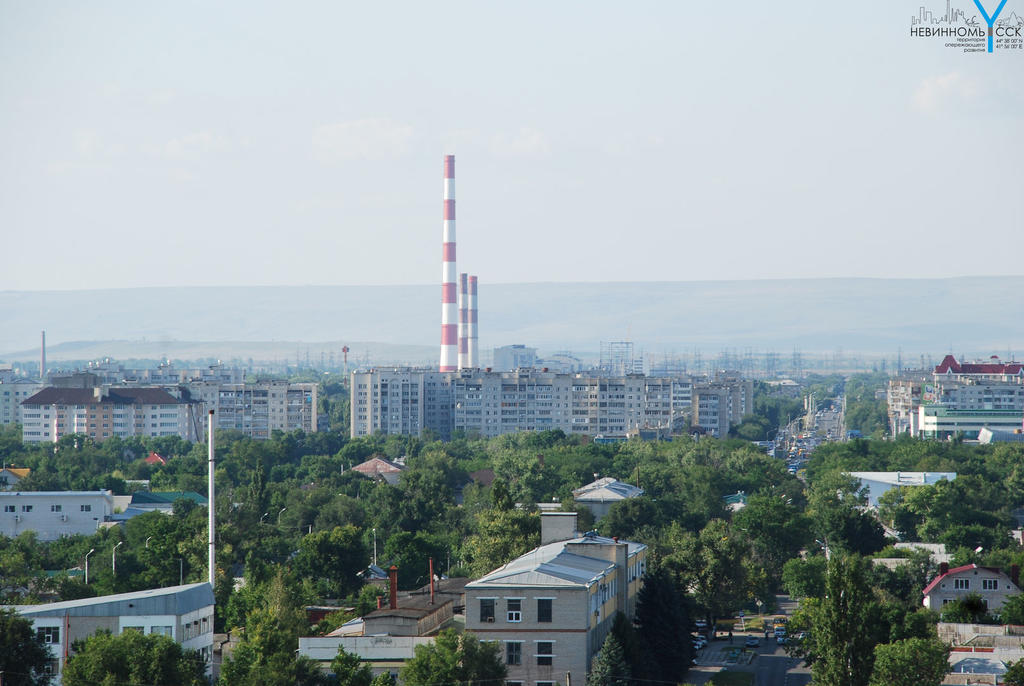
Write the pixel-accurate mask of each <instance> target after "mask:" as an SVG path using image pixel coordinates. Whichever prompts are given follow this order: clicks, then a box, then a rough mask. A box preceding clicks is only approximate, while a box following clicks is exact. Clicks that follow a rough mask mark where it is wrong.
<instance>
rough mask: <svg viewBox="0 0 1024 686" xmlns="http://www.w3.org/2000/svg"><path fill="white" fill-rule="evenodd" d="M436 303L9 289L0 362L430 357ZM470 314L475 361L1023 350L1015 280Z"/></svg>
mask: <svg viewBox="0 0 1024 686" xmlns="http://www.w3.org/2000/svg"><path fill="white" fill-rule="evenodd" d="M439 290H440V288H439V286H437V285H429V286H305V287H237V288H150V289H123V290H92V291H6V292H0V322H2V326H0V357H3V358H6V359H14V358H24V357H35V356H36V355H37V351H36V349H37V346H38V342H39V331H40V330H42V329H46V331H47V337H48V341H49V342H50V343H51V344H53V345H54V346H56V345H57V344H59V343H61V342H71V341H113V340H118V341H122V342H125V341H130V342H132V345H137V344H138V342H141V341H143V340H145V341H146V342H147V343H148V344H151V345H152V346H153V347H154V348H156V349H155V350H154V355H153V356H154V357H155V356H158V355H159V354H160V353H161V351H160V350H158V348H160V346H161V345H164V346H165V347H168V344H170V343H171V342H173V341H202V342H204V345H208V346H209V347H208V348H207V349H208V350H210V351H211V356H222V355H223V356H227V355H226V354H223V353H222V354H221V355H218V354H217V352H218V351H219V350H221V349H223V348H225V347H231V346H237V345H239V344H240V343H242V342H246V343H256V342H260V343H266V344H267V345H268V346H270V347H269V348H267V349H265V350H266V351H268V352H269V351H270V350H284V351H285V353H284V354H287V355H289V356H293V355H294V354H295V353H296V349H295V347H294V346H295V345H296V344H295V343H294V342H298V341H301V342H306V343H311V342H322V341H338V342H340V343H349V344H350V346H351V347H352V348H353V350H356V351H358V352H359V353H360V354H361V353H362V351H363V349H365V348H367V347H368V346H371V345H374V344H370V343H360V344H358V345H360V346H363V347H362V348H357V346H356V345H355V344H354V343H352V342H356V341H374V342H376V343H379V344H390V345H388V346H384V347H383V348H382V349H387V350H389V351H391V352H393V353H395V354H397V355H409V357H410V359H419V358H420V356H421V355H426V356H427V357H428V358H429V356H430V355H432V354H433V353H431V352H430V351H431V349H432V348H433V347H434V346H435V345H436V344H437V342H438V340H439V331H438V328H439V326H438V324H439V318H440V307H439V297H438V295H439ZM479 301H480V345H481V348H482V349H488V348H490V347H492V346H494V345H503V344H507V343H526V344H529V345H534V346H538V347H540V348H542V349H545V350H548V351H550V350H552V349H558V348H571V349H576V350H591V351H593V350H596V349H597V347H598V343H599V342H600V341H611V340H624V339H627V338H628V339H630V340H633V341H635V342H636V344H637V346H638V347H643V348H644V349H646V350H648V351H652V352H660V351H663V350H669V351H671V350H679V351H688V350H693V349H695V348H699V349H703V350H706V351H708V352H715V351H717V350H718V349H720V348H722V347H734V348H741V349H742V348H745V347H752V348H754V349H755V350H768V349H774V350H776V351H779V352H780V353H783V354H784V353H786V352H787V351H791V350H792V349H793V348H794V347H796V348H799V349H801V350H802V351H806V352H810V351H832V350H836V349H837V348H840V347H841V348H843V349H844V350H846V351H860V352H892V351H895V350H896V349H897V348H898V347H902V348H903V350H905V351H935V352H945V351H948V350H953V351H954V352H957V353H960V352H967V353H969V354H973V353H978V354H981V353H990V352H995V353H999V354H1001V355H1003V354H1005V353H1006V351H1007V349H1008V348H1012V347H1013V346H1014V345H1018V346H1020V345H1024V277H968V278H956V279H927V280H925V279H916V280H910V279H792V280H767V281H715V282H711V281H702V282H662V283H529V284H487V283H486V282H483V283H482V284H481V286H480V295H479ZM227 342H233V343H232V344H231V346H227V345H226V343H227ZM392 345H402V346H411V347H408V348H392V347H391V346H392ZM421 346H422V347H421ZM119 347H120V346H119ZM147 347H148V346H147ZM246 347H247V348H248V349H251V350H252V351H253V354H251V355H246V354H245V353H239V352H235V356H241V357H247V356H254V357H256V356H258V353H259V350H261V349H262V348H260V346H246ZM77 349H78V350H79V352H85V351H94V350H95V351H101V350H103V349H104V348H103V347H102V346H96V345H90V346H89V347H88V348H82V347H81V344H79V345H78V348H77ZM51 350H52V354H55V355H58V356H57V357H55V358H54V359H60V357H63V358H64V359H68V358H70V357H90V356H91V355H84V354H82V355H71V354H66V353H60V352H59V348H57V347H52V348H51ZM231 350H232V351H234V350H235V348H234V347H231ZM101 354H104V353H103V352H96V355H101ZM106 354H116V353H113V352H111V353H106ZM138 356H139V357H142V356H144V355H141V354H140V355H138ZM389 356H390V353H389Z"/></svg>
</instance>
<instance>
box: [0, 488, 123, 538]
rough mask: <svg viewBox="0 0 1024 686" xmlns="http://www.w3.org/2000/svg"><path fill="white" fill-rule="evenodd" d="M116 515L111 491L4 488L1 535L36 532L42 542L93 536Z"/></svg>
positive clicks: (0, 495)
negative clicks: (12, 489) (11, 489)
mask: <svg viewBox="0 0 1024 686" xmlns="http://www.w3.org/2000/svg"><path fill="white" fill-rule="evenodd" d="M113 514H114V496H113V493H111V492H110V491H0V535H3V536H7V537H8V538H16V537H17V536H19V535H21V534H23V533H24V532H26V531H34V532H35V533H36V537H37V538H38V539H39V540H40V541H56V540H57V539H59V538H62V537H63V536H74V535H77V534H81V535H84V536H91V535H92V534H94V533H96V529H97V528H98V527H99V525H100V524H101V523H103V522H107V521H110V517H111V515H113Z"/></svg>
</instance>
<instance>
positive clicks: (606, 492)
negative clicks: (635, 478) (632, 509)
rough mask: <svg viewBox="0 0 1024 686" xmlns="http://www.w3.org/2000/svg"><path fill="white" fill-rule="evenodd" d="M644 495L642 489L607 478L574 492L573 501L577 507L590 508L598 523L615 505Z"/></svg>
mask: <svg viewBox="0 0 1024 686" xmlns="http://www.w3.org/2000/svg"><path fill="white" fill-rule="evenodd" d="M643 494H644V489H642V488H638V487H636V486H634V485H632V484H628V483H626V482H624V481H619V480H618V479H613V478H612V477H610V476H606V477H604V478H603V479H598V480H597V481H594V482H592V483H589V484H587V485H586V486H581V487H580V488H577V489H576V490H574V491H573V492H572V499H573V500H574V501H575V502H576V504H577V505H583V506H585V507H588V508H590V511H591V512H593V513H594V519H595V521H596V520H598V519H601V518H602V517H604V516H605V515H606V514H608V510H610V509H611V507H612V505H614V504H615V503H618V502H622V501H623V500H628V499H629V498H637V497H639V496H641V495H643Z"/></svg>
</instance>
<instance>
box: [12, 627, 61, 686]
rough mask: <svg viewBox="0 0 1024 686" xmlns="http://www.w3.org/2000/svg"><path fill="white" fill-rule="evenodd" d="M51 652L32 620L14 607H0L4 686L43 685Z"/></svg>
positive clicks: (47, 681) (46, 678)
mask: <svg viewBox="0 0 1024 686" xmlns="http://www.w3.org/2000/svg"><path fill="white" fill-rule="evenodd" d="M49 662H50V651H49V650H48V649H47V647H46V644H45V643H43V640H42V638H40V637H39V635H38V634H37V632H36V630H35V629H34V628H33V627H32V622H31V621H29V620H27V619H25V618H24V617H19V616H18V614H17V613H15V612H14V611H13V610H0V674H3V675H4V684H7V686H45V685H46V684H49V683H50V677H49V676H48V675H47V674H46V673H45V671H46V666H47V664H49Z"/></svg>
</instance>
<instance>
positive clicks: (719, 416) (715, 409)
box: [691, 375, 754, 438]
mask: <svg viewBox="0 0 1024 686" xmlns="http://www.w3.org/2000/svg"><path fill="white" fill-rule="evenodd" d="M691 404H692V407H693V425H694V426H695V427H699V428H700V429H701V430H703V431H704V432H705V433H706V434H708V435H710V436H715V437H716V438H722V437H725V436H727V435H728V434H729V429H731V428H732V427H733V426H735V425H736V424H739V423H740V422H742V421H743V418H744V417H747V416H749V415H751V414H753V413H754V382H753V381H750V380H747V379H742V378H740V377H739V376H735V375H728V376H722V377H719V378H718V379H716V380H715V381H713V382H711V383H700V384H694V386H693V390H692V395H691Z"/></svg>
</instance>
